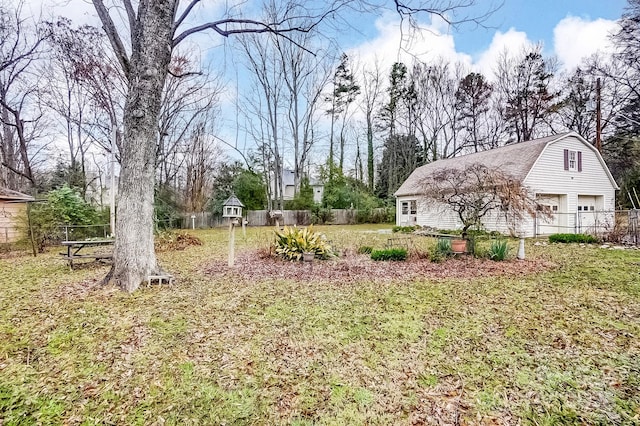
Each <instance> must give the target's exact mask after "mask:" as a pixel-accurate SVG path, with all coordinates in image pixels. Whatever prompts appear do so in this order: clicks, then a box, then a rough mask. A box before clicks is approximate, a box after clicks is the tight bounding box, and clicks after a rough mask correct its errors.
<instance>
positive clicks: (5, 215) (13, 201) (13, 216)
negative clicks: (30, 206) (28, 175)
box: [0, 187, 34, 243]
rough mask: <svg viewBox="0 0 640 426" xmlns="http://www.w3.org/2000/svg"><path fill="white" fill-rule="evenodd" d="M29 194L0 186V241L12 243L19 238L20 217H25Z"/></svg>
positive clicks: (30, 198)
mask: <svg viewBox="0 0 640 426" xmlns="http://www.w3.org/2000/svg"><path fill="white" fill-rule="evenodd" d="M33 200H34V198H33V197H32V196H30V195H27V194H23V193H21V192H18V191H13V190H11V189H7V188H2V187H0V243H12V242H15V241H17V240H18V239H20V237H21V233H20V232H21V231H20V227H21V226H24V224H22V223H20V220H21V217H26V209H27V203H28V202H29V201H33Z"/></svg>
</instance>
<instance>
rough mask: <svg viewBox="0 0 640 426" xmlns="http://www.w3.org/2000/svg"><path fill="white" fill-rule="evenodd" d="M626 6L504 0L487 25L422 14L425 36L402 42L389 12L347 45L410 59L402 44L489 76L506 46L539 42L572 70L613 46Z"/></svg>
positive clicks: (609, 0)
mask: <svg viewBox="0 0 640 426" xmlns="http://www.w3.org/2000/svg"><path fill="white" fill-rule="evenodd" d="M479 3H481V4H486V3H489V1H488V0H481V1H479ZM625 5H626V0H535V1H534V0H504V4H503V5H502V7H500V8H499V9H498V10H497V11H495V12H494V13H493V14H492V15H491V16H490V17H489V18H488V19H487V20H486V21H485V22H483V26H478V25H474V24H471V23H468V24H463V25H460V26H459V27H457V28H451V27H449V26H448V25H447V24H446V23H445V22H443V21H442V20H440V19H434V20H431V21H429V20H428V19H425V18H426V17H422V18H421V19H422V25H421V26H422V27H423V28H424V31H422V32H421V33H420V35H421V37H412V38H411V39H410V41H405V42H402V43H401V35H400V34H401V33H400V30H399V28H400V23H399V19H398V17H397V15H396V14H394V13H387V14H383V15H382V16H379V17H378V18H377V19H375V20H371V21H369V22H368V23H366V24H362V28H363V29H362V31H361V33H358V32H354V33H353V35H352V36H351V37H350V39H348V40H346V41H345V43H344V44H345V45H346V50H347V53H349V54H350V55H353V56H355V57H360V58H361V61H362V62H365V63H373V62H375V61H376V60H377V61H379V62H382V63H383V65H387V66H388V65H390V64H391V63H393V62H395V61H396V60H403V61H407V62H408V61H410V57H409V55H408V54H406V53H405V52H402V49H399V46H402V47H403V49H404V50H408V51H411V53H412V54H414V55H417V56H418V57H420V58H423V59H426V60H429V58H432V59H433V58H435V57H438V56H441V57H445V58H447V59H451V60H454V61H459V62H462V63H463V64H466V65H467V66H468V67H471V68H473V69H474V70H475V71H479V72H483V73H484V74H486V75H487V76H490V74H492V71H493V68H494V66H495V62H496V59H497V57H498V55H499V54H500V53H502V52H503V51H504V50H505V49H507V50H508V51H509V52H512V53H513V52H517V51H518V50H519V48H520V47H521V46H523V45H525V44H531V43H541V44H542V45H543V47H544V53H545V54H546V55H548V56H555V57H557V59H558V60H559V64H560V67H561V71H570V70H572V69H573V68H575V67H576V66H577V65H578V64H579V63H580V61H581V60H582V59H583V58H584V57H588V56H590V55H592V54H594V53H596V52H597V51H601V52H607V51H610V49H611V45H610V42H609V40H608V35H609V34H610V33H611V32H612V31H615V28H616V24H615V21H616V19H618V18H620V16H621V15H622V13H623V12H624V7H625Z"/></svg>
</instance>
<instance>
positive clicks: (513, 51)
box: [473, 28, 532, 79]
mask: <svg viewBox="0 0 640 426" xmlns="http://www.w3.org/2000/svg"><path fill="white" fill-rule="evenodd" d="M531 44H532V42H531V40H529V38H528V37H527V34H526V33H525V32H523V31H517V30H516V29H515V28H510V29H509V30H508V31H507V32H506V33H503V32H500V31H498V32H496V33H495V35H494V36H493V39H492V40H491V44H490V45H489V47H488V48H487V49H486V50H485V51H484V52H482V53H481V54H480V55H479V56H478V59H477V60H476V61H475V63H474V65H473V68H474V70H475V71H477V72H479V73H482V74H483V75H485V76H486V77H487V78H490V79H492V78H493V75H494V72H495V69H496V66H497V64H498V59H499V57H500V56H501V55H503V54H504V52H507V54H510V55H517V54H518V53H519V52H521V51H522V48H523V47H525V46H530V45H531Z"/></svg>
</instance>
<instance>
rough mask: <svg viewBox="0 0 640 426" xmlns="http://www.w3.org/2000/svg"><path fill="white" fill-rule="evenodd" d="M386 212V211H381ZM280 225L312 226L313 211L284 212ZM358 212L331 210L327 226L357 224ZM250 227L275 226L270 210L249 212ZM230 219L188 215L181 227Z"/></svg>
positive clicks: (223, 223) (218, 223)
mask: <svg viewBox="0 0 640 426" xmlns="http://www.w3.org/2000/svg"><path fill="white" fill-rule="evenodd" d="M381 210H384V209H381ZM282 216H283V217H282V219H280V220H279V223H280V225H287V226H292V225H310V224H311V223H312V217H313V216H312V214H311V210H283V211H282ZM356 216H357V210H355V209H333V210H331V220H329V221H327V222H326V223H327V224H332V225H349V224H354V223H356ZM246 220H247V222H248V223H247V225H248V226H270V225H274V224H275V220H274V219H272V218H271V217H270V216H269V211H268V210H249V211H247V217H246ZM228 225H229V219H228V218H222V217H220V216H217V215H213V214H212V213H210V212H200V213H187V214H184V215H182V217H181V220H180V227H181V228H182V229H191V228H215V227H219V226H228Z"/></svg>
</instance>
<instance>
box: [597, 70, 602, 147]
mask: <svg viewBox="0 0 640 426" xmlns="http://www.w3.org/2000/svg"><path fill="white" fill-rule="evenodd" d="M601 99H602V85H601V83H600V77H598V79H597V80H596V149H597V150H598V152H599V153H601V154H602V108H601V106H600V104H601Z"/></svg>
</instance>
